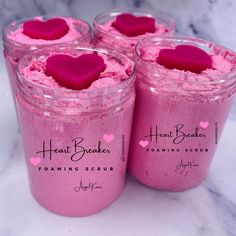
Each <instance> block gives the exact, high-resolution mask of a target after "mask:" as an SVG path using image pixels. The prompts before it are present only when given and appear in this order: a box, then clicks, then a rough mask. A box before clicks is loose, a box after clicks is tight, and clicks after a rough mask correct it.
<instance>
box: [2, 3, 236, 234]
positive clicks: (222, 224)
mask: <svg viewBox="0 0 236 236" xmlns="http://www.w3.org/2000/svg"><path fill="white" fill-rule="evenodd" d="M14 2H15V3H14V4H13V0H12V1H11V0H9V1H8V0H5V1H4V0H0V7H1V11H0V19H1V22H2V23H3V22H7V21H8V20H9V19H15V18H17V17H21V16H25V15H26V14H28V13H29V12H30V14H31V15H33V14H35V15H37V14H40V13H41V14H45V13H54V12H56V13H58V14H59V13H60V14H72V15H79V16H80V17H83V18H85V19H88V20H90V21H91V19H92V15H94V14H96V13H97V12H99V11H101V10H104V9H106V8H109V7H112V6H121V5H122V4H124V3H125V4H126V5H128V6H129V7H130V6H133V5H136V6H140V5H141V6H142V5H144V6H145V7H149V8H150V7H152V6H153V5H152V4H154V3H155V6H154V8H161V9H164V10H167V11H168V12H169V13H172V15H174V16H175V18H176V22H177V26H178V27H177V28H178V31H179V33H180V34H184V33H187V34H197V35H200V36H202V37H205V38H210V39H214V40H216V41H217V42H220V43H222V44H224V45H225V46H228V47H231V48H232V49H236V28H235V27H234V28H232V27H231V26H227V25H228V24H230V22H231V25H232V23H233V21H235V19H236V14H235V13H234V12H235V10H236V3H235V1H234V0H231V1H230V0H229V1H226V0H224V1H223V0H222V1H217V0H209V1H206V0H199V1H197V0H193V1H187V0H178V1H174V0H172V1H170V0H166V1H154V0H152V1H138V0H136V1H133V2H132V1H110V0H103V1H99V4H94V2H95V1H88V0H87V1H86V2H83V6H81V7H79V2H80V3H81V2H82V1H75V0H74V1H73V0H61V1H47V2H45V4H44V3H42V2H43V1H37V0H34V1H32V2H30V1H27V0H26V1H23V0H18V1H14ZM96 2H98V1H96ZM177 2H178V3H177ZM190 2H191V4H190ZM181 4H182V5H181ZM89 9H90V10H89ZM183 13H184V15H181V14H183ZM232 13H233V14H234V16H233V15H232ZM222 14H224V15H222ZM0 68H1V73H0V111H1V112H0V236H42V235H43V236H49V235H50V236H51V235H58V236H66V235H71V236H78V235H86V236H90V235H113V236H116V235H119V236H120V235H122V236H128V235H136V236H139V235H140V236H141V235H142V236H143V235H149V236H154V235H155V236H156V235H161V236H185V235H186V236H198V235H204V236H213V235H214V236H236V181H235V180H236V171H235V169H236V145H235V140H236V106H235V105H234V107H233V110H232V111H231V113H230V116H229V119H228V120H227V123H226V127H225V130H224V133H223V136H222V139H221V142H220V144H219V147H218V150H217V153H216V155H215V159H214V162H213V165H212V168H211V170H210V174H209V177H208V178H207V179H206V181H205V182H204V183H203V184H202V185H201V186H199V187H197V188H195V189H193V190H190V191H187V192H183V193H170V192H161V191H156V190H152V189H150V188H147V187H145V186H143V185H141V184H138V183H136V182H134V181H133V180H132V179H131V178H128V180H127V184H126V187H125V191H124V192H123V194H122V195H121V197H120V198H119V199H118V200H117V201H116V202H115V203H114V204H113V205H112V206H111V207H109V208H108V209H106V210H104V211H103V212H101V213H99V214H97V215H94V216H90V217H85V218H69V217H62V216H58V215H55V214H52V213H50V212H48V211H47V210H45V209H44V208H42V207H40V206H39V205H38V204H37V203H36V202H35V200H34V199H33V197H32V196H31V194H30V192H29V187H28V181H27V174H26V167H25V163H24V156H23V150H22V144H21V141H20V135H19V131H18V129H17V124H16V117H15V113H14V107H13V102H12V99H11V94H10V88H9V84H8V80H7V74H6V71H5V65H4V63H3V59H2V57H1V58H0Z"/></svg>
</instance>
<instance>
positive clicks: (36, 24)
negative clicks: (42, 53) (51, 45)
mask: <svg viewBox="0 0 236 236" xmlns="http://www.w3.org/2000/svg"><path fill="white" fill-rule="evenodd" d="M68 31H69V26H68V25H67V23H66V21H65V20H63V19H60V18H52V19H49V20H47V21H40V20H31V21H26V22H25V23H24V24H23V34H25V35H27V36H29V37H30V38H32V39H45V40H55V39H59V38H61V37H62V36H64V35H66V34H67V33H68Z"/></svg>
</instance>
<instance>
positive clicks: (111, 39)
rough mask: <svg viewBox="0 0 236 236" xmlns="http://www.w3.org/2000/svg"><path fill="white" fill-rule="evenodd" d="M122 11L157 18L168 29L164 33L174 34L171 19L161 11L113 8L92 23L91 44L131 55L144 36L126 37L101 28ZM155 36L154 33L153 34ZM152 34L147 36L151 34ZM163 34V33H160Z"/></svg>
mask: <svg viewBox="0 0 236 236" xmlns="http://www.w3.org/2000/svg"><path fill="white" fill-rule="evenodd" d="M123 12H130V13H132V14H134V15H136V16H150V17H153V18H155V19H157V22H158V23H161V24H164V25H165V26H166V28H167V29H168V32H166V33H165V35H173V34H174V23H173V20H172V19H170V18H168V17H167V16H166V15H165V14H164V13H162V12H156V11H155V12H152V11H148V10H142V9H135V10H127V11H126V10H114V11H107V12H104V13H102V14H100V15H98V16H97V17H96V18H95V20H94V23H93V26H94V39H93V44H94V45H95V46H97V47H105V48H110V49H116V50H118V51H121V52H122V53H124V54H125V55H127V56H129V57H132V56H133V52H134V49H135V46H136V44H137V43H138V42H139V41H140V40H141V39H143V38H144V37H146V36H143V35H141V36H137V37H126V36H125V35H119V34H114V33H112V32H107V31H105V30H104V29H102V28H101V25H104V24H106V23H107V22H109V21H111V20H113V19H114V18H115V17H116V16H117V15H120V14H121V13H123ZM153 35H155V36H157V35H156V34H153ZM153 35H152V34H150V35H148V36H153ZM161 35H163V34H161Z"/></svg>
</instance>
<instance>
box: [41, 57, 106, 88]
mask: <svg viewBox="0 0 236 236" xmlns="http://www.w3.org/2000/svg"><path fill="white" fill-rule="evenodd" d="M105 69H106V65H105V63H104V60H103V58H102V57H101V56H99V55H97V54H83V55H81V56H79V57H71V56H69V55H65V54H57V55H53V56H50V57H49V58H48V59H47V61H46V74H47V75H50V76H52V77H53V79H54V80H55V81H57V83H58V84H60V85H61V86H63V87H66V88H69V89H73V90H81V89H86V88H88V87H89V86H90V85H91V83H92V82H93V81H95V80H97V79H99V76H100V74H101V73H102V72H103V71H104V70H105Z"/></svg>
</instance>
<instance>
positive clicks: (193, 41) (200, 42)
mask: <svg viewBox="0 0 236 236" xmlns="http://www.w3.org/2000/svg"><path fill="white" fill-rule="evenodd" d="M164 41H166V42H183V43H184V44H187V45H193V46H207V47H208V49H210V48H217V49H218V50H221V51H226V52H228V53H229V54H231V55H232V56H233V57H235V60H236V53H235V52H234V51H233V50H231V49H228V48H226V47H223V46H221V45H218V44H216V43H214V42H212V41H209V40H205V39H201V38H194V37H183V36H174V37H170V36H161V37H149V38H146V39H143V40H142V41H140V42H139V43H138V44H137V45H136V47H135V53H134V54H135V55H134V61H135V62H136V63H137V59H141V61H142V63H144V64H149V65H153V66H154V67H155V68H156V69H157V70H158V71H163V72H164V71H172V69H168V68H166V67H164V66H161V65H159V64H158V63H156V62H150V61H148V60H145V59H144V58H143V56H142V55H141V54H140V48H141V47H145V44H146V45H147V44H155V45H158V44H160V43H161V42H164ZM175 73H176V74H178V75H180V76H183V75H188V72H186V71H181V70H179V71H175ZM203 75H205V74H196V73H194V76H195V77H196V78H198V77H202V76H203ZM206 76H214V78H217V79H214V81H199V80H197V81H185V82H187V83H190V84H199V83H200V84H202V85H204V84H206V85H207V84H209V85H210V84H216V83H224V82H230V81H233V83H235V85H236V68H234V69H233V70H232V71H229V72H225V73H216V74H214V75H206Z"/></svg>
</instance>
